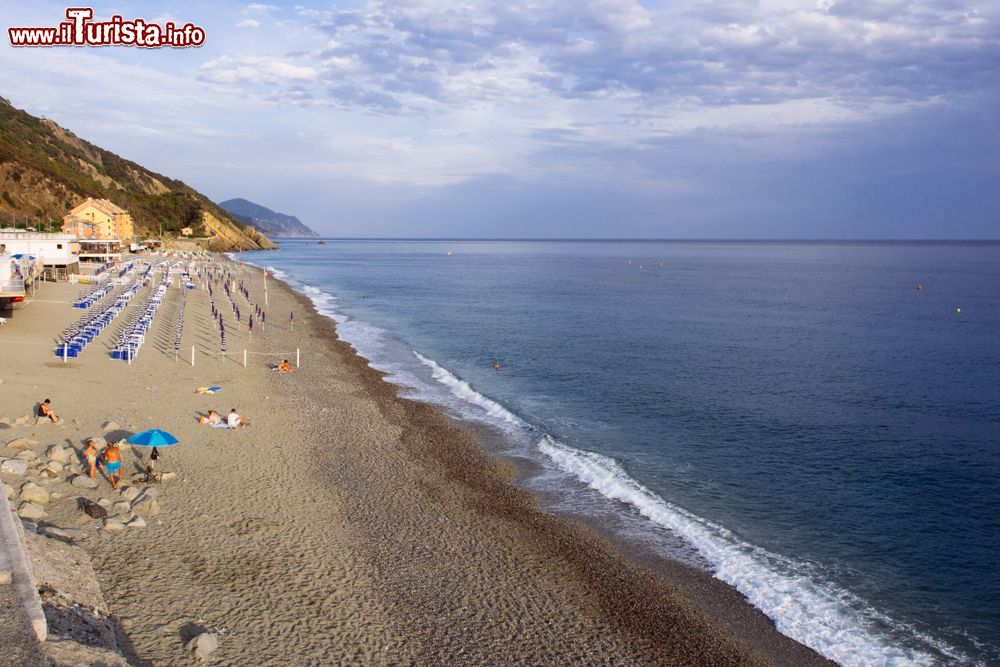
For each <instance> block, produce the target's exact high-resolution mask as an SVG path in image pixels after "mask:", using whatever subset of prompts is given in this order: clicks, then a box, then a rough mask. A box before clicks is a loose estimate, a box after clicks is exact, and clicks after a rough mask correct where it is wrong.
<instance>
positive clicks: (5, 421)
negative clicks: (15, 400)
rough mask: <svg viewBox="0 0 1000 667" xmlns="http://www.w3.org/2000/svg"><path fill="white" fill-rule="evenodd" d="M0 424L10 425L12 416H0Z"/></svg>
mask: <svg viewBox="0 0 1000 667" xmlns="http://www.w3.org/2000/svg"><path fill="white" fill-rule="evenodd" d="M0 424H3V425H4V426H10V417H0Z"/></svg>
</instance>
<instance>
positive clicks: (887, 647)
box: [538, 435, 944, 667]
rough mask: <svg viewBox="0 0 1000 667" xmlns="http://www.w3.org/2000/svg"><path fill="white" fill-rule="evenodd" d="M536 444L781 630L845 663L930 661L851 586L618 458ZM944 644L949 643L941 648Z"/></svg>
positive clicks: (547, 439)
mask: <svg viewBox="0 0 1000 667" xmlns="http://www.w3.org/2000/svg"><path fill="white" fill-rule="evenodd" d="M538 448H539V449H540V450H541V451H542V452H543V453H544V454H545V455H546V456H548V457H549V458H550V459H551V460H552V461H553V462H554V463H555V464H556V465H557V466H558V467H559V468H560V469H561V470H563V471H564V472H566V473H568V474H570V475H572V476H573V477H575V478H576V479H578V480H579V481H581V482H583V483H584V484H586V485H587V486H589V487H590V488H592V489H594V490H596V491H598V492H599V493H601V494H602V495H603V496H605V497H607V498H610V499H612V500H617V501H620V502H623V503H626V504H628V505H630V506H632V507H633V508H635V509H636V510H638V511H639V513H640V514H642V515H643V516H644V517H646V518H647V519H649V520H650V521H652V522H653V523H655V524H657V525H659V526H662V527H664V528H667V529H669V530H671V531H673V532H674V533H676V534H678V535H680V536H681V537H683V538H684V539H685V540H687V541H688V542H689V543H690V544H691V545H692V546H694V547H695V548H696V549H697V550H698V553H699V554H700V555H701V556H702V557H703V558H704V559H705V560H706V561H708V562H709V563H710V564H711V566H712V568H713V570H714V571H713V574H714V575H715V576H716V577H717V578H719V579H721V580H722V581H724V582H726V583H728V584H729V585H731V586H733V587H734V588H736V589H737V590H739V591H740V592H741V593H743V594H744V595H745V596H746V597H747V599H748V600H749V601H750V603H751V604H753V605H754V606H755V607H757V608H758V609H760V610H761V611H763V612H764V613H765V614H767V615H768V616H769V617H770V618H771V619H772V620H774V622H775V625H776V627H777V628H778V630H779V631H780V632H782V633H783V634H785V635H787V636H789V637H791V638H792V639H795V640H796V641H798V642H800V643H802V644H805V645H807V646H810V647H812V648H813V649H815V650H816V651H817V652H819V653H820V654H822V655H824V656H826V657H828V658H830V659H831V660H835V661H837V662H838V663H840V664H842V665H847V666H854V665H857V666H859V667H860V666H865V667H870V666H874V665H885V666H887V667H888V666H893V667H896V666H903V665H929V664H934V663H936V662H937V660H935V659H934V658H933V657H932V656H930V655H928V654H926V653H922V652H919V651H915V650H907V649H904V648H901V647H898V646H894V645H892V644H890V643H888V642H887V641H886V640H884V639H882V638H881V637H879V636H877V635H876V634H875V633H873V632H872V631H870V630H869V629H868V627H870V624H871V622H873V621H875V622H879V623H882V624H891V621H890V619H888V618H886V617H885V616H884V615H882V614H880V613H878V612H877V611H875V610H873V609H870V608H867V607H866V605H864V603H863V602H862V601H861V600H859V599H857V598H856V596H853V595H851V594H850V593H848V592H847V591H843V590H837V589H835V588H834V587H832V586H826V585H823V584H820V583H818V582H816V581H815V580H814V579H813V578H811V577H809V576H807V575H805V574H803V573H801V571H802V570H803V569H804V567H803V566H801V565H800V564H797V563H795V562H794V561H792V560H789V559H787V558H784V557H782V556H779V555H777V554H773V553H769V552H768V551H766V550H765V549H762V548H760V547H757V546H754V545H752V544H748V543H746V542H744V541H742V540H740V539H739V538H738V537H737V536H736V535H734V534H733V533H732V532H731V531H729V530H727V529H726V528H724V527H722V526H719V525H716V524H713V523H712V522H710V521H707V520H705V519H703V518H701V517H699V516H696V515H694V514H692V513H691V512H688V511H687V510H685V509H683V508H681V507H678V506H677V505H674V504H672V503H669V502H667V501H665V500H663V499H662V498H660V497H659V496H658V495H656V494H655V493H653V492H652V491H650V490H649V489H647V488H646V487H645V486H643V485H642V484H640V483H639V482H638V481H636V480H635V479H633V478H632V477H630V476H629V475H628V474H627V473H626V472H625V471H624V470H623V469H622V468H621V466H619V465H618V463H617V462H615V461H614V460H613V459H611V458H608V457H606V456H602V455H600V454H596V453H594V452H584V451H580V450H578V449H574V448H573V447H569V446H567V445H565V444H563V443H561V442H559V441H557V440H555V439H554V438H552V437H550V436H548V435H545V436H543V437H542V439H541V441H540V442H539V443H538ZM941 648H944V647H941Z"/></svg>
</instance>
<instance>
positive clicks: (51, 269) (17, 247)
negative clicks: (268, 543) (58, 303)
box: [0, 229, 80, 280]
mask: <svg viewBox="0 0 1000 667" xmlns="http://www.w3.org/2000/svg"><path fill="white" fill-rule="evenodd" d="M79 253H80V244H79V243H78V242H77V240H76V237H74V236H71V235H70V234H46V233H44V232H31V231H25V230H23V229H0V254H7V255H24V256H28V257H32V258H35V259H36V260H37V261H40V262H41V266H42V271H41V278H42V279H44V280H69V276H70V274H74V273H79V272H80V258H79Z"/></svg>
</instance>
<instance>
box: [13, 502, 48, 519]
mask: <svg viewBox="0 0 1000 667" xmlns="http://www.w3.org/2000/svg"><path fill="white" fill-rule="evenodd" d="M17 515H18V516H19V517H21V518H22V519H27V520H28V521H41V520H42V519H44V518H45V517H47V516H48V514H46V513H45V508H44V507H42V506H41V505H36V504H35V503H21V506H20V507H18V508H17Z"/></svg>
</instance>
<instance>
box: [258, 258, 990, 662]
mask: <svg viewBox="0 0 1000 667" xmlns="http://www.w3.org/2000/svg"><path fill="white" fill-rule="evenodd" d="M239 257H240V258H241V259H243V260H246V261H248V262H250V263H254V264H258V265H260V266H266V267H269V269H270V271H271V272H272V274H273V275H274V276H276V277H280V278H283V279H285V280H286V281H288V282H289V283H290V284H291V285H292V286H293V287H294V288H295V289H297V290H299V291H300V292H302V293H303V294H305V295H307V296H308V297H310V298H311V299H312V300H313V302H314V303H315V304H316V307H317V308H318V309H319V311H320V312H321V313H323V314H325V315H327V316H329V317H331V318H333V319H334V320H336V321H337V323H338V326H337V330H338V333H339V335H340V337H341V338H343V339H344V340H346V341H348V342H349V343H350V344H351V345H352V346H354V347H355V348H356V349H357V351H358V352H359V353H361V354H362V355H364V356H365V357H367V358H368V359H370V360H371V363H372V365H373V366H374V367H376V368H379V369H382V370H385V371H387V372H389V373H390V375H389V377H388V381H390V382H393V383H396V384H398V385H400V386H401V387H402V388H403V389H402V393H403V395H405V396H409V397H412V398H416V399H419V400H423V401H427V402H430V403H434V404H436V405H438V406H440V407H441V408H443V409H444V410H445V411H446V412H447V413H448V414H449V415H451V416H452V417H454V418H455V419H459V420H462V421H464V422H466V423H468V424H470V425H472V426H475V427H476V428H479V429H488V430H489V431H490V432H493V433H496V434H498V437H497V438H495V439H494V444H493V450H494V453H496V454H498V455H501V456H505V457H508V458H510V459H514V460H519V461H521V462H523V463H524V464H525V465H524V466H522V467H523V469H525V470H529V471H530V472H529V473H528V474H526V475H525V477H524V479H522V480H521V481H520V482H519V483H520V484H521V485H523V486H524V487H526V488H528V489H531V490H533V491H535V492H536V493H537V494H538V496H539V498H541V499H542V503H543V507H544V509H545V510H546V511H550V512H554V513H559V514H563V515H569V516H577V517H583V518H587V519H590V521H591V523H599V524H600V525H601V526H602V528H603V530H604V531H605V532H606V533H608V534H610V535H611V536H612V537H613V539H614V540H616V541H618V542H619V543H620V544H624V545H628V544H634V545H638V546H641V548H642V549H646V550H654V551H655V552H656V553H658V554H660V555H662V556H663V557H666V558H671V559H675V560H680V561H682V562H684V563H687V564H689V565H692V566H694V567H698V568H701V569H703V570H705V571H707V572H710V573H711V574H712V575H713V576H715V577H717V578H718V579H720V580H722V581H724V582H726V583H727V584H729V585H731V586H733V587H735V588H736V589H738V590H739V591H740V592H741V593H742V594H743V595H744V596H745V597H746V598H747V600H748V601H749V602H750V603H751V604H753V605H754V606H756V607H757V608H759V609H760V610H761V611H763V612H764V613H765V614H767V615H768V616H769V617H770V618H771V619H773V620H774V622H775V624H776V626H777V628H778V629H779V630H780V631H781V632H782V633H784V634H786V635H788V636H790V637H792V638H793V639H795V640H797V641H799V642H801V643H803V644H806V645H808V646H810V647H812V648H813V649H815V650H816V651H818V652H819V653H820V654H822V655H824V656H826V657H828V658H831V659H832V660H835V661H836V662H838V663H840V664H843V665H864V666H870V665H989V664H993V665H996V664H1000V243H990V242H942V243H932V242H898V243H896V242H723V241H711V242H708V241H705V242H700V241H684V242H679V241H663V242H661V241H636V242H626V241H467V240H455V241H443V240H363V239H362V240H357V239H355V240H349V239H327V240H325V242H324V243H322V244H321V243H319V242H317V241H316V240H308V241H305V240H303V241H298V240H294V241H293V240H285V241H283V242H282V243H281V248H280V249H279V250H277V251H274V252H268V253H245V254H243V255H240V256H239ZM285 317H293V314H292V313H289V314H287V315H286V314H284V313H268V321H269V322H277V321H280V320H281V319H282V318H285ZM498 366H499V367H498ZM497 443H499V444H497Z"/></svg>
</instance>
